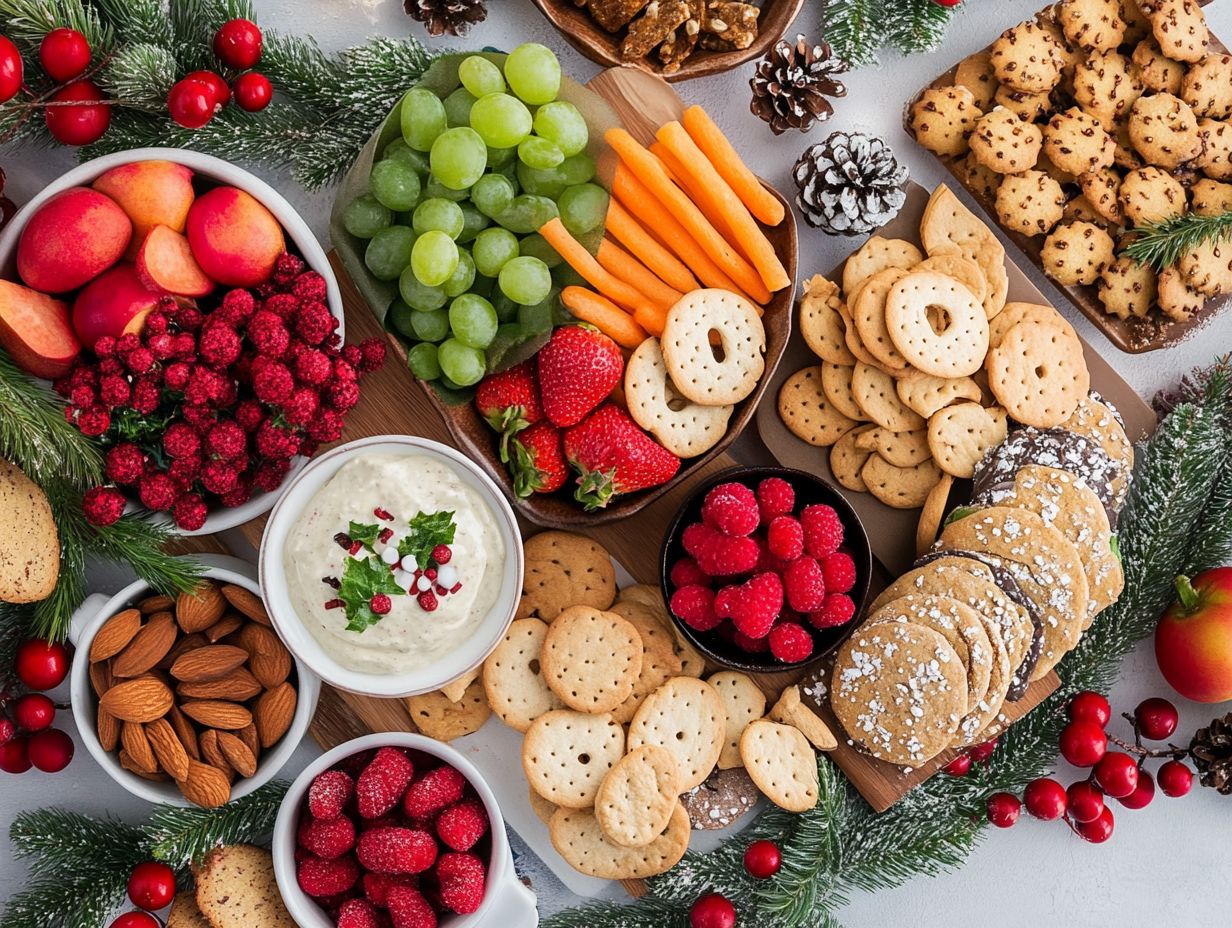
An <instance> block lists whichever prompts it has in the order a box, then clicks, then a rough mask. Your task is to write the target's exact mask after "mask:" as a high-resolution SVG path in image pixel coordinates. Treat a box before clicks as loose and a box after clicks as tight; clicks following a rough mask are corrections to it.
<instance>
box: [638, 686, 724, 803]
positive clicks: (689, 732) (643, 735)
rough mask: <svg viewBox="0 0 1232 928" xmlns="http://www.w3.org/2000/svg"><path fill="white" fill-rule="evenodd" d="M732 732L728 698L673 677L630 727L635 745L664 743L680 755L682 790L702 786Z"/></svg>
mask: <svg viewBox="0 0 1232 928" xmlns="http://www.w3.org/2000/svg"><path fill="white" fill-rule="evenodd" d="M726 730H727V716H726V713H725V712H724V710H723V700H722V699H721V698H720V697H719V694H718V693H716V692H715V690H714V687H712V686H711V685H710V684H708V683H705V682H703V681H701V680H697V679H694V678H693V677H673V678H672V679H671V680H668V681H667V682H666V683H664V684H663V685H662V686H661V687H659V688H658V689H657V690H655V691H654V692H653V693H651V694H650V695H649V696H647V697H646V700H645V701H644V702H643V703H642V705H641V708H639V709H638V710H637V715H635V716H633V722H632V723H631V724H630V725H629V747H630V748H640V747H642V746H644V745H647V744H653V745H658V746H659V747H661V748H665V749H666V750H668V751H670V752H671V753H672V754H673V755H675V757H676V763H677V764H678V765H679V767H680V791H681V792H684V791H686V790H690V789H692V788H693V787H695V786H697V785H698V784H699V783H701V782H702V781H703V780H705V779H706V777H708V776H710V772H711V771H712V770H714V768H715V765H716V764H718V762H719V755H720V754H721V753H722V751H723V741H724V737H725V734H726Z"/></svg>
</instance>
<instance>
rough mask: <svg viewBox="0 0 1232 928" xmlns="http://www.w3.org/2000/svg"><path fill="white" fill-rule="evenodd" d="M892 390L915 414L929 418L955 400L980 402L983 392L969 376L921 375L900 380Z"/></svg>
mask: <svg viewBox="0 0 1232 928" xmlns="http://www.w3.org/2000/svg"><path fill="white" fill-rule="evenodd" d="M894 390H895V392H896V393H897V394H898V398H899V399H900V400H902V401H903V404H904V405H906V406H907V408H908V409H911V410H912V411H913V412H915V413H916V414H917V415H919V416H922V417H923V418H925V419H931V418H932V416H933V413H935V412H936V411H937V410H939V409H944V408H945V407H946V406H949V405H950V404H951V403H953V402H955V401H957V400H970V401H971V402H973V403H978V402H980V400H981V398H982V396H983V394H982V393H981V392H980V385H979V384H977V383H976V382H975V381H974V380H972V379H971V378H970V377H934V376H933V375H932V374H925V375H923V376H921V377H912V378H910V379H904V380H900V381H898V382H897V383H895V385H894Z"/></svg>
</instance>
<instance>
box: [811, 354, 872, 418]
mask: <svg viewBox="0 0 1232 928" xmlns="http://www.w3.org/2000/svg"><path fill="white" fill-rule="evenodd" d="M854 373H855V367H854V366H852V367H847V366H845V365H842V364H830V363H829V362H828V361H822V362H821V391H822V392H823V393H824V394H825V395H826V399H827V400H829V401H830V405H831V406H833V407H834V408H835V409H837V410H838V411H839V412H841V413H842V414H843V415H844V416H846V417H847V418H848V419H851V420H853V421H855V422H865V421H867V419H868V417H867V416H866V415H864V410H863V409H861V408H860V404H859V403H857V402H856V398H855V396H854V395H853V394H852V392H851V377H852V375H853V374H854Z"/></svg>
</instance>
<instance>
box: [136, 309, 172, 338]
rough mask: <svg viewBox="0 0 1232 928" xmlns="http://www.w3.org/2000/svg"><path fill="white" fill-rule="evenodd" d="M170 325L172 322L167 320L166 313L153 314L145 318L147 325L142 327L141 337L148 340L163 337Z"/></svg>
mask: <svg viewBox="0 0 1232 928" xmlns="http://www.w3.org/2000/svg"><path fill="white" fill-rule="evenodd" d="M170 324H171V320H169V319H168V318H167V314H166V313H165V312H152V313H150V314H149V315H148V316H146V317H145V325H144V326H142V327H141V335H142V337H144V338H147V339H148V338H149V337H150V336H152V335H163V334H165V333H166V331H167V327H168V326H169V325H170Z"/></svg>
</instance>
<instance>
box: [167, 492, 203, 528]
mask: <svg viewBox="0 0 1232 928" xmlns="http://www.w3.org/2000/svg"><path fill="white" fill-rule="evenodd" d="M209 514H210V511H209V508H208V507H207V506H206V505H205V500H203V499H202V498H201V497H200V496H199V495H198V494H196V493H185V494H184V495H183V496H181V497H180V498H179V499H177V500H176V501H175V505H174V506H172V507H171V517H172V518H173V519H175V524H176V525H177V526H178V527H180V528H182V529H183V530H184V531H186V532H195V531H197V530H198V529H199V528H201V527H202V526H203V525H205V520H206V518H207V517H208V516H209Z"/></svg>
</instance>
